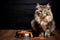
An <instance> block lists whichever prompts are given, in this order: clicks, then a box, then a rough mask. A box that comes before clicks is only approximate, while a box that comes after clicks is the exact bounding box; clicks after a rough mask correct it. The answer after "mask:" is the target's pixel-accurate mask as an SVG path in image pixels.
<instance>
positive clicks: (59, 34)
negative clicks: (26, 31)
mask: <svg viewBox="0 0 60 40" xmlns="http://www.w3.org/2000/svg"><path fill="white" fill-rule="evenodd" d="M17 31H19V30H0V40H16V38H15V35H16V32H17ZM46 40H60V30H56V31H55V35H54V36H52V37H50V38H47V39H46Z"/></svg>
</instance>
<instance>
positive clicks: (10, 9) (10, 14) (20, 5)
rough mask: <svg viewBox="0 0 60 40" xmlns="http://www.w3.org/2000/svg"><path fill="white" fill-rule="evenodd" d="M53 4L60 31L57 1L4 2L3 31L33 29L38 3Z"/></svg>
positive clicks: (8, 0)
mask: <svg viewBox="0 0 60 40" xmlns="http://www.w3.org/2000/svg"><path fill="white" fill-rule="evenodd" d="M37 2H39V3H40V4H47V3H48V2H49V3H50V4H51V9H52V12H53V16H54V20H55V22H56V29H59V26H60V25H59V23H60V19H59V16H60V15H59V5H57V4H58V3H57V1H55V0H2V3H1V4H2V15H1V22H0V24H1V25H0V28H1V29H31V25H30V22H31V20H32V19H33V17H34V16H33V14H34V11H35V6H36V3H37Z"/></svg>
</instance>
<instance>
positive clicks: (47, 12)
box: [31, 3, 55, 36]
mask: <svg viewBox="0 0 60 40" xmlns="http://www.w3.org/2000/svg"><path fill="white" fill-rule="evenodd" d="M31 26H32V28H33V30H34V31H36V32H40V33H39V36H50V33H52V32H53V31H54V30H55V21H54V19H53V14H52V11H51V7H50V5H49V3H48V4H47V5H40V4H39V3H37V6H36V10H35V14H34V19H33V20H32V21H31ZM43 34H44V35H43Z"/></svg>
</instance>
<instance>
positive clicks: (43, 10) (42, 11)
mask: <svg viewBox="0 0 60 40" xmlns="http://www.w3.org/2000/svg"><path fill="white" fill-rule="evenodd" d="M49 10H51V6H50V5H49V3H48V4H46V5H40V4H39V3H37V6H36V13H37V14H38V15H39V16H41V15H43V16H47V15H48V14H49V13H50V12H51V11H49Z"/></svg>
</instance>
